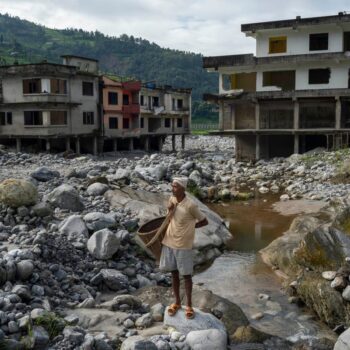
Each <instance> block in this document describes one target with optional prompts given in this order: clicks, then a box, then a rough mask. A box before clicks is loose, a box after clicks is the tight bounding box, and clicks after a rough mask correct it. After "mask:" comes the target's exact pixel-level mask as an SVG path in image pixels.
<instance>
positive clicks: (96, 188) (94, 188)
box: [86, 182, 109, 196]
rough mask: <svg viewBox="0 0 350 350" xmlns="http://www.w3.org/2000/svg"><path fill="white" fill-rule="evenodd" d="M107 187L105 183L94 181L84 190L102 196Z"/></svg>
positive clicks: (92, 194)
mask: <svg viewBox="0 0 350 350" xmlns="http://www.w3.org/2000/svg"><path fill="white" fill-rule="evenodd" d="M108 189H109V187H108V186H107V185H105V184H101V183H99V182H95V183H93V184H92V185H90V186H89V187H88V188H87V190H86V192H87V193H88V194H89V195H90V196H102V195H103V194H104V193H105V192H106V191H108Z"/></svg>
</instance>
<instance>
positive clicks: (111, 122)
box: [109, 117, 118, 129]
mask: <svg viewBox="0 0 350 350" xmlns="http://www.w3.org/2000/svg"><path fill="white" fill-rule="evenodd" d="M109 128H110V129H118V118H117V117H110V118H109Z"/></svg>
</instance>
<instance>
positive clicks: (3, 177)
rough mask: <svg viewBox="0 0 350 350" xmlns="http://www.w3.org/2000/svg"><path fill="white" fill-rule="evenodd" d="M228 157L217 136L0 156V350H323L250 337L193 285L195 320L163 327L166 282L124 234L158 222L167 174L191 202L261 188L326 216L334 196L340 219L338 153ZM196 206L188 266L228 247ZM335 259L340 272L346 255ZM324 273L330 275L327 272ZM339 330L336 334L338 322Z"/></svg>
mask: <svg viewBox="0 0 350 350" xmlns="http://www.w3.org/2000/svg"><path fill="white" fill-rule="evenodd" d="M233 153H234V142H233V139H231V138H219V137H191V138H189V140H188V141H187V149H185V150H181V151H178V152H176V153H171V152H170V147H169V142H166V143H165V146H164V151H163V152H162V153H155V154H151V155H149V154H145V153H143V152H135V153H132V154H130V153H127V154H122V153H118V154H117V155H111V154H109V155H104V156H103V157H100V158H94V157H92V156H76V155H73V154H56V155H52V154H36V155H34V154H26V153H20V154H16V153H13V152H11V151H10V150H6V149H1V150H0V182H1V183H0V203H1V204H0V241H1V245H0V285H1V290H0V305H1V311H0V325H1V326H0V341H1V342H2V343H1V345H4V346H5V348H6V349H26V348H29V349H30V348H31V349H116V348H117V349H118V348H119V347H121V349H124V350H129V349H226V348H231V349H243V347H242V346H243V345H242V344H247V343H250V345H249V346H250V347H249V349H292V348H293V349H331V348H332V347H333V343H332V341H331V340H325V339H321V340H320V339H318V340H314V343H313V344H309V345H307V344H306V343H305V344H292V343H290V342H287V341H285V340H283V339H280V338H278V337H272V336H270V335H268V334H264V333H261V332H259V331H257V330H255V329H254V328H253V327H251V326H250V325H249V322H248V321H247V319H246V317H245V316H244V314H243V313H242V311H241V310H240V309H239V308H238V307H237V306H236V305H234V304H233V303H230V302H229V301H227V300H225V299H223V298H220V297H218V296H215V295H213V294H212V293H210V292H208V291H203V290H201V289H200V288H198V287H196V292H195V300H194V302H195V305H196V306H198V307H200V308H201V310H202V311H199V310H197V313H198V318H195V320H194V321H191V322H188V321H185V320H183V319H182V318H181V317H182V316H183V315H182V314H181V313H180V314H179V315H178V316H177V317H176V318H174V319H169V318H168V317H165V318H164V315H166V313H165V305H167V304H168V303H169V302H170V299H171V297H170V295H169V283H170V277H169V275H167V274H163V273H161V272H160V271H159V270H158V269H157V267H156V265H155V263H154V260H153V259H152V257H150V256H149V252H147V251H145V249H144V248H143V247H142V245H140V243H139V242H138V239H137V237H136V230H137V228H138V227H139V226H140V225H141V224H142V223H144V222H145V221H147V220H149V219H151V218H153V217H156V216H160V215H163V214H164V207H165V203H166V200H167V197H168V196H169V194H170V186H169V183H170V181H171V178H172V177H173V176H174V175H176V174H181V175H186V176H189V178H190V180H191V181H190V186H189V190H190V192H191V193H192V194H193V195H195V196H197V197H198V198H201V199H203V200H238V199H243V200H244V199H246V198H249V197H251V196H254V193H255V191H259V192H260V193H268V192H270V191H272V192H279V193H280V195H281V199H282V200H290V199H296V198H306V199H311V200H315V199H317V200H323V201H325V202H327V203H329V205H330V206H329V208H330V209H329V211H328V212H332V210H333V213H334V212H335V209H332V208H334V206H332V205H333V202H335V199H336V198H337V202H338V203H342V208H343V209H342V213H343V216H342V217H341V218H340V217H339V216H336V215H333V217H332V218H333V219H332V220H333V222H338V221H339V222H340V221H341V223H342V225H343V226H344V225H345V224H346V223H347V221H346V218H347V217H346V208H347V207H348V204H347V202H346V201H345V198H346V197H347V194H348V189H349V185H348V184H347V183H344V182H346V179H347V176H348V166H347V161H346V158H347V157H349V153H348V152H347V151H341V152H332V153H324V152H317V153H316V154H309V155H306V156H297V155H295V156H292V157H290V158H288V159H274V160H272V161H270V162H264V161H260V162H258V163H257V164H246V163H239V162H235V160H234V158H233ZM349 168H350V167H349ZM189 195H190V194H189ZM199 205H201V208H202V210H203V211H205V212H206V215H207V217H208V219H209V222H210V225H209V226H208V227H205V228H202V229H200V230H198V231H197V233H196V241H195V252H196V255H195V256H196V259H195V261H196V264H197V265H199V264H203V263H205V262H208V261H211V260H212V259H214V258H215V257H216V256H218V255H220V253H221V251H222V250H223V249H225V245H226V244H227V243H228V241H229V239H230V238H231V236H230V234H229V232H228V230H227V228H226V227H225V225H224V223H223V222H222V220H221V219H220V217H219V216H218V215H216V214H215V213H213V212H211V211H210V210H209V209H208V208H207V207H205V206H204V205H203V204H201V203H200V202H199ZM349 205H350V203H349ZM325 215H326V216H327V215H328V214H325ZM327 218H330V216H327ZM310 220H311V219H310ZM337 220H338V221H337ZM305 225H306V224H305ZM294 226H296V224H295V225H294ZM300 227H304V226H302V225H300ZM312 227H318V226H317V225H314V226H312ZM310 230H311V226H310ZM305 232H306V231H305ZM299 236H300V235H299ZM336 237H339V235H337V236H336ZM299 238H302V239H304V236H300V237H299ZM331 238H332V239H333V240H334V236H331ZM299 241H301V240H299ZM299 241H298V244H299V243H300V242H299ZM337 242H338V241H337ZM344 244H347V241H346V240H341V246H342V247H343V248H344ZM349 247H350V245H349ZM349 249H350V248H349ZM342 252H343V253H344V254H343V255H340V256H339V264H340V265H341V262H343V261H346V257H347V256H350V254H349V255H347V254H346V252H347V250H346V249H345V248H344V249H343V250H342ZM328 257H330V256H327V258H328ZM276 259H277V258H276ZM282 260H283V259H282ZM283 261H284V260H283ZM270 263H271V264H272V265H276V268H281V270H282V267H281V266H279V267H277V264H276V263H274V262H273V261H272V260H271V262H270ZM327 267H328V266H327ZM308 268H309V269H310V267H309V266H308ZM300 269H301V270H302V268H300ZM328 270H329V269H328ZM332 271H335V274H336V276H334V278H336V277H337V276H338V275H339V271H337V270H334V268H333V270H332ZM286 272H288V271H286ZM322 272H323V273H324V272H325V270H324V269H323V270H322V271H320V273H322ZM329 273H330V272H329ZM349 274H350V273H348V274H347V275H346V273H343V274H342V276H343V277H344V278H343V280H345V277H346V278H347V276H349ZM327 276H328V275H327ZM332 276H333V275H332ZM328 279H330V277H329V276H328ZM332 283H333V282H332ZM345 284H347V283H345V282H344V283H343V285H344V289H345V288H347V287H346V286H345ZM331 288H332V287H331ZM334 289H335V290H339V288H334ZM338 293H339V292H338ZM308 295H309V294H307V292H305V298H304V299H307V296H308ZM301 298H302V297H301ZM311 298H312V296H310V299H311ZM343 299H345V300H346V298H344V297H343ZM342 302H343V303H345V301H342ZM309 304H310V306H311V307H312V303H311V302H310V303H309ZM341 316H344V317H345V316H346V315H345V314H344V313H343V314H341V315H339V317H341ZM163 325H165V326H166V328H167V330H164V329H163V328H162V326H163ZM331 325H332V326H333V324H331ZM341 325H343V328H345V327H346V326H347V318H346V317H345V318H344V322H342V323H341ZM169 329H170V332H169ZM227 336H228V337H227ZM303 346H304V347H303ZM306 346H309V347H306Z"/></svg>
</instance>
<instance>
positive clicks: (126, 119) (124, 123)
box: [123, 118, 129, 129]
mask: <svg viewBox="0 0 350 350" xmlns="http://www.w3.org/2000/svg"><path fill="white" fill-rule="evenodd" d="M123 129H129V119H128V118H123Z"/></svg>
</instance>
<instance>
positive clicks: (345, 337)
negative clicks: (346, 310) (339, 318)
mask: <svg viewBox="0 0 350 350" xmlns="http://www.w3.org/2000/svg"><path fill="white" fill-rule="evenodd" d="M334 350H350V328H349V329H347V330H346V331H345V332H343V333H342V334H341V335H340V337H339V338H338V340H337V342H336V343H335V345H334Z"/></svg>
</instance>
